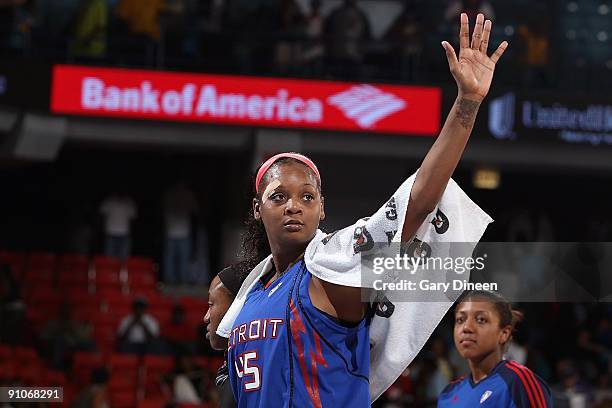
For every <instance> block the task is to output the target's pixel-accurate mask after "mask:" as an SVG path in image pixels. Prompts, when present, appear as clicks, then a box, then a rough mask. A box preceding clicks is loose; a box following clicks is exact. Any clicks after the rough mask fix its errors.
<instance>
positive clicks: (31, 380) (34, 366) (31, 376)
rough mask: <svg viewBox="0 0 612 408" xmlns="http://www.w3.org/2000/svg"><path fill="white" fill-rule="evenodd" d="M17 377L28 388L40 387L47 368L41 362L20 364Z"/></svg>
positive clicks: (34, 361)
mask: <svg viewBox="0 0 612 408" xmlns="http://www.w3.org/2000/svg"><path fill="white" fill-rule="evenodd" d="M18 364H19V365H18V366H17V373H16V374H17V375H16V377H17V378H18V379H19V380H21V381H22V382H23V384H24V385H28V386H39V384H40V383H41V382H42V379H43V374H44V371H45V366H44V364H43V362H42V361H40V360H31V361H28V362H27V363H25V362H23V361H22V362H19V363H18Z"/></svg>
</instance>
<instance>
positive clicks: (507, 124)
mask: <svg viewBox="0 0 612 408" xmlns="http://www.w3.org/2000/svg"><path fill="white" fill-rule="evenodd" d="M515 109H516V97H515V96H514V94H513V93H512V92H510V93H507V94H505V95H502V96H500V97H499V98H495V99H493V101H491V103H490V104H489V131H491V134H492V135H493V137H495V138H496V139H500V140H502V139H515V138H516V134H515V133H514V113H515Z"/></svg>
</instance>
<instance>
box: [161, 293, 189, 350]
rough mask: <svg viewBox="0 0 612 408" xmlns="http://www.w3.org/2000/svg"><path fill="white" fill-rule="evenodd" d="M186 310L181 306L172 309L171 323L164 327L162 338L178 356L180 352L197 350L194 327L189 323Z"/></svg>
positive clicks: (176, 305) (177, 305)
mask: <svg viewBox="0 0 612 408" xmlns="http://www.w3.org/2000/svg"><path fill="white" fill-rule="evenodd" d="M186 317H187V315H186V314H185V309H184V308H183V306H181V305H180V304H175V305H174V307H173V308H172V316H171V318H170V321H169V322H168V323H167V324H166V325H164V326H162V336H163V338H164V339H165V340H166V341H167V343H168V345H169V346H170V348H171V349H172V350H173V352H174V353H175V354H176V352H177V351H178V350H189V351H193V350H194V349H195V347H194V344H193V338H194V333H195V331H194V327H193V325H191V324H190V323H189V322H188V321H187V318H186Z"/></svg>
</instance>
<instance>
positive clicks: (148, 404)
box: [138, 398, 170, 408]
mask: <svg viewBox="0 0 612 408" xmlns="http://www.w3.org/2000/svg"><path fill="white" fill-rule="evenodd" d="M168 402H170V400H169V399H168V398H146V399H144V400H142V401H140V402H139V403H138V408H164V407H165V406H166V404H168Z"/></svg>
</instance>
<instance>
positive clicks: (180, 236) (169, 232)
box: [163, 181, 198, 284]
mask: <svg viewBox="0 0 612 408" xmlns="http://www.w3.org/2000/svg"><path fill="white" fill-rule="evenodd" d="M197 211H198V203H197V201H196V198H195V195H194V194H193V192H192V191H191V190H189V188H187V185H186V184H185V182H182V181H181V182H179V183H178V184H176V185H175V186H173V187H171V188H170V189H169V190H168V191H167V192H166V193H165V195H164V220H165V227H166V228H165V232H166V242H165V245H164V270H163V276H164V282H166V283H170V284H174V283H179V284H183V283H188V281H189V279H188V268H189V259H190V257H191V255H192V240H193V234H192V231H191V230H192V228H191V226H192V223H193V220H192V217H193V216H195V215H196V214H197Z"/></svg>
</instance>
